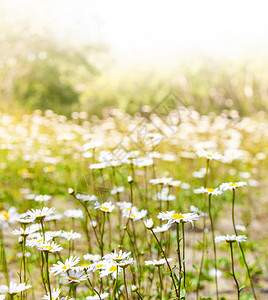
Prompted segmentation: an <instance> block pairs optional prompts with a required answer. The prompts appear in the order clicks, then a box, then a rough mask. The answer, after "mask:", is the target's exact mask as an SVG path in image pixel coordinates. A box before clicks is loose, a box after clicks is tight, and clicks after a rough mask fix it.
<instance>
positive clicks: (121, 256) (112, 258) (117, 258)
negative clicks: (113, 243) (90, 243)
mask: <svg viewBox="0 0 268 300" xmlns="http://www.w3.org/2000/svg"><path fill="white" fill-rule="evenodd" d="M130 254H131V252H123V251H122V250H119V253H116V250H114V252H111V253H109V254H106V255H104V256H103V259H104V260H106V261H107V262H113V263H120V262H121V261H123V260H125V259H127V258H128V257H129V255H130Z"/></svg>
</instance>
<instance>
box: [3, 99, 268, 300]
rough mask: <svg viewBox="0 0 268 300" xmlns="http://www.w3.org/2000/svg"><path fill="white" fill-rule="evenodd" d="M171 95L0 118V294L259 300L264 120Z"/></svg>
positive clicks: (263, 252) (263, 262) (263, 282)
mask: <svg viewBox="0 0 268 300" xmlns="http://www.w3.org/2000/svg"><path fill="white" fill-rule="evenodd" d="M171 98H172V99H171V102H169V101H170V98H165V100H164V102H163V101H162V102H160V104H161V105H158V106H156V108H155V109H153V110H151V112H150V111H149V112H148V113H147V114H145V115H141V114H140V113H136V114H135V115H129V114H127V113H125V112H123V111H121V110H119V109H115V108H111V109H109V110H107V112H106V117H105V118H104V119H100V118H98V117H97V116H94V117H91V118H90V117H88V116H87V113H86V112H80V113H79V112H74V113H72V118H71V119H68V118H67V117H65V116H63V115H59V114H56V113H54V112H53V111H51V110H46V111H45V112H41V111H40V110H35V111H34V112H33V113H31V114H22V115H19V116H18V115H14V114H13V115H12V114H11V113H4V112H3V113H1V115H0V132H1V134H0V152H1V155H0V169H1V172H0V179H1V180H0V187H1V188H0V199H1V202H0V233H1V235H0V243H1V244H0V247H1V272H0V294H1V295H0V299H21V300H22V299H54V300H56V299H88V300H89V299H144V300H145V299H166V300H167V299H189V300H190V299H248V300H249V299H260V300H264V299H267V297H268V296H267V295H268V294H267V293H268V292H267V291H268V286H267V278H268V273H267V267H268V265H267V261H268V260H267V217H266V215H267V207H268V203H267V197H266V195H267V185H265V183H266V181H267V170H268V163H267V154H268V147H267V146H268V143H267V141H268V122H267V119H266V118H265V115H263V114H258V115H255V116H254V115H252V116H244V117H241V116H240V115H239V112H238V111H237V110H234V109H233V110H231V109H230V110H225V111H222V112H220V113H219V114H216V113H207V114H203V115H202V114H200V113H199V112H197V111H196V110H194V109H192V108H185V107H184V106H182V105H181V103H179V102H176V103H177V104H178V106H177V105H174V101H176V100H174V98H173V96H171ZM168 103H172V107H171V108H170V105H168ZM167 107H168V108H169V109H168V110H167V109H166V108H167Z"/></svg>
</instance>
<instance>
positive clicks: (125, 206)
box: [116, 201, 132, 211]
mask: <svg viewBox="0 0 268 300" xmlns="http://www.w3.org/2000/svg"><path fill="white" fill-rule="evenodd" d="M116 205H118V206H119V208H120V209H121V210H124V209H126V210H128V211H130V210H131V207H132V203H131V202H126V201H124V202H117V203H116Z"/></svg>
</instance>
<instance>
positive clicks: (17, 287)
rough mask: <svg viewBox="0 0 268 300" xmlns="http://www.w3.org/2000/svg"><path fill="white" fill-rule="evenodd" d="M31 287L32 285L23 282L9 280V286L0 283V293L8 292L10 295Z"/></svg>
mask: <svg viewBox="0 0 268 300" xmlns="http://www.w3.org/2000/svg"><path fill="white" fill-rule="evenodd" d="M31 287H32V286H31V285H26V284H25V283H19V284H17V283H15V282H13V281H10V283H9V286H7V285H0V293H8V294H10V295H16V294H18V293H20V292H23V291H25V290H27V289H29V288H31Z"/></svg>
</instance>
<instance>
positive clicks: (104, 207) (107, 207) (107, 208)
mask: <svg viewBox="0 0 268 300" xmlns="http://www.w3.org/2000/svg"><path fill="white" fill-rule="evenodd" d="M94 205H95V209H99V210H101V211H103V212H112V211H113V210H114V208H115V206H114V205H113V203H112V201H110V202H104V203H102V204H100V203H99V202H97V201H96V202H95V203H94Z"/></svg>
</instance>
